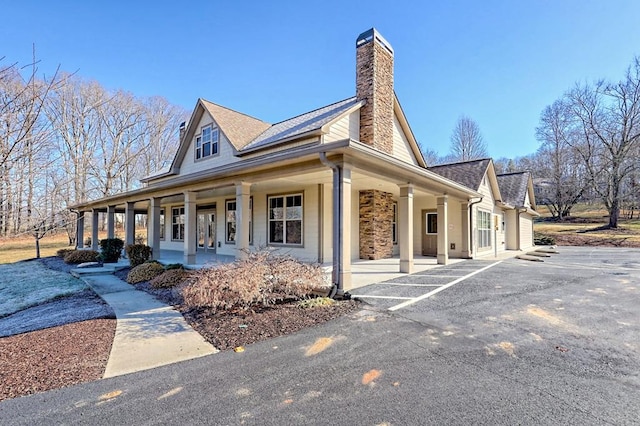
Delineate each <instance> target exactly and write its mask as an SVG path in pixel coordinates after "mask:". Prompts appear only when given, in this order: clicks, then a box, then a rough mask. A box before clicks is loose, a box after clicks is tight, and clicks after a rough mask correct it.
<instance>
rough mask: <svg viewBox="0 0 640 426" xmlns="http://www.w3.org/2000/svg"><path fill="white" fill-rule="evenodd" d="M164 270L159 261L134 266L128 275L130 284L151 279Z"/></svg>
mask: <svg viewBox="0 0 640 426" xmlns="http://www.w3.org/2000/svg"><path fill="white" fill-rule="evenodd" d="M163 272H164V268H163V267H162V265H161V264H159V263H158V262H147V263H143V264H142V265H138V266H136V267H134V268H132V269H131V270H130V271H129V274H128V275H127V282H128V283H129V284H137V283H141V282H143V281H149V280H152V279H154V278H155V277H157V276H158V275H160V274H161V273H163Z"/></svg>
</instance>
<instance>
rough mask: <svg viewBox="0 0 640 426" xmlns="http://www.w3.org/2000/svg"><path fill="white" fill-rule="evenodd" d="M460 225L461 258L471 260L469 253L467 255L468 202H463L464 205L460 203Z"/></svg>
mask: <svg viewBox="0 0 640 426" xmlns="http://www.w3.org/2000/svg"><path fill="white" fill-rule="evenodd" d="M460 223H461V224H462V229H461V232H462V247H461V250H462V257H464V258H467V259H469V258H471V256H470V253H469V237H470V234H469V229H471V228H470V225H471V224H470V223H469V203H468V202H464V203H460Z"/></svg>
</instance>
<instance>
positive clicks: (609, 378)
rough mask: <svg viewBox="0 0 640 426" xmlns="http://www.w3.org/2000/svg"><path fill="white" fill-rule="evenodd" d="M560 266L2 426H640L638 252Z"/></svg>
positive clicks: (360, 318) (21, 414) (30, 402)
mask: <svg viewBox="0 0 640 426" xmlns="http://www.w3.org/2000/svg"><path fill="white" fill-rule="evenodd" d="M560 251H561V253H560V254H558V255H554V256H553V257H552V258H550V259H548V260H547V261H545V262H544V263H537V262H536V263H534V262H526V261H522V260H516V259H510V260H506V261H502V262H500V263H498V264H496V265H493V266H492V267H491V268H489V269H486V270H484V271H482V272H479V273H477V274H475V275H473V276H471V277H469V278H467V279H465V280H464V281H461V282H459V283H457V284H455V285H452V286H450V287H448V288H446V289H444V290H442V291H440V292H438V293H437V294H434V295H432V296H431V297H428V298H423V299H420V300H418V301H416V303H412V304H410V305H408V306H405V307H402V308H401V309H397V310H395V311H393V312H390V311H388V309H387V307H386V306H376V305H375V304H372V305H369V309H367V310H363V311H361V312H359V313H357V314H354V315H352V316H350V317H344V318H341V319H339V320H337V321H332V322H329V323H327V324H324V325H322V326H320V327H317V328H313V329H308V330H304V331H302V332H300V333H296V334H294V335H290V336H283V337H281V338H277V339H273V340H270V341H266V342H261V343H258V344H254V345H250V346H248V347H247V348H246V350H245V352H243V353H234V352H223V353H220V354H217V355H212V356H207V357H203V358H199V359H196V360H192V361H186V362H183V363H179V364H174V365H169V366H165V367H161V368H157V369H154V370H149V371H144V372H140V373H135V374H131V375H125V376H120V377H116V378H112V379H105V380H101V381H98V382H93V383H88V384H84V385H80V386H75V387H71V388H67V389H60V390H56V391H52V392H46V393H42V394H38V395H33V396H29V397H25V398H17V399H14V400H7V401H3V402H1V403H0V419H2V423H3V424H61V423H68V424H94V425H95V424H125V423H130V424H167V423H169V424H174V423H184V424H196V423H198V424H205V423H206V424H274V425H275V424H368V425H381V424H387V425H399V424H416V425H423V424H536V425H539V424H550V425H551V424H553V425H557V424H576V425H590V424H594V425H596V424H597V425H600V424H637V422H638V419H640V403H638V401H640V376H639V372H640V343H639V342H640V338H639V336H640V314H639V312H640V308H639V306H640V250H632V249H609V248H565V247H563V248H560ZM476 269H477V268H476ZM480 269H481V268H480ZM448 275H455V274H454V273H450V274H448ZM454 279H455V278H454ZM380 300H383V299H380Z"/></svg>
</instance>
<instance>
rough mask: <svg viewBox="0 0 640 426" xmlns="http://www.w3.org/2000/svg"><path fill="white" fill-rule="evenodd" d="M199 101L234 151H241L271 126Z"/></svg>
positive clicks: (211, 103) (219, 106) (224, 108)
mask: <svg viewBox="0 0 640 426" xmlns="http://www.w3.org/2000/svg"><path fill="white" fill-rule="evenodd" d="M201 101H202V105H203V106H204V108H205V109H206V110H207V112H208V113H209V115H211V117H212V118H213V119H214V120H215V122H216V123H217V124H218V127H219V128H220V131H222V133H224V135H225V136H226V137H227V139H228V140H229V142H230V143H231V144H232V145H233V147H234V148H235V149H236V150H241V149H242V148H244V147H245V146H246V145H247V144H249V142H251V141H252V140H254V139H255V138H256V136H258V135H259V134H260V133H262V132H264V131H265V130H266V129H268V128H269V127H271V124H269V123H266V122H264V121H262V120H258V119H257V118H254V117H251V116H250V115H246V114H243V113H241V112H237V111H234V110H232V109H229V108H226V107H223V106H221V105H218V104H214V103H213V102H209V101H207V100H205V99H201Z"/></svg>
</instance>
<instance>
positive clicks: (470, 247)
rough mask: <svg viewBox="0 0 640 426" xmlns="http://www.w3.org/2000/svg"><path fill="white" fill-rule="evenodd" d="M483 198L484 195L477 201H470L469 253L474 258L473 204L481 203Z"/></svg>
mask: <svg viewBox="0 0 640 426" xmlns="http://www.w3.org/2000/svg"><path fill="white" fill-rule="evenodd" d="M482 200H483V197H480V199H479V200H477V201H473V202H471V203H469V237H470V238H469V254H470V255H471V258H472V259H473V255H474V254H475V251H474V247H475V246H474V245H473V206H475V205H476V204H478V203H481V202H482Z"/></svg>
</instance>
